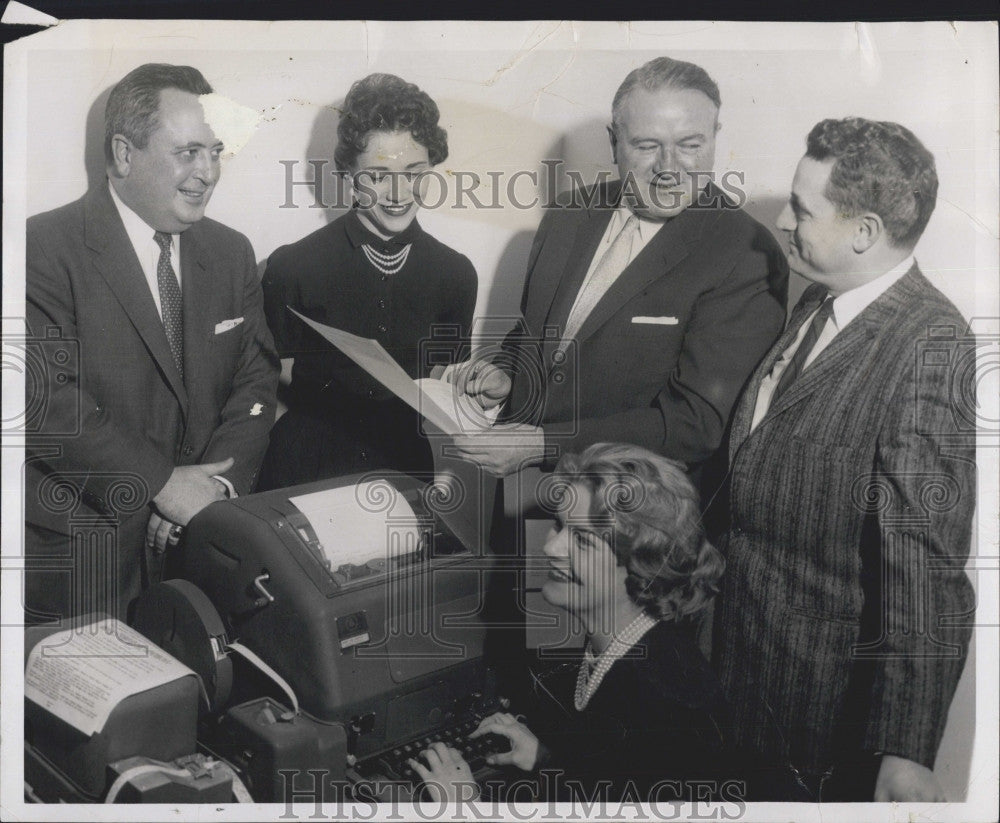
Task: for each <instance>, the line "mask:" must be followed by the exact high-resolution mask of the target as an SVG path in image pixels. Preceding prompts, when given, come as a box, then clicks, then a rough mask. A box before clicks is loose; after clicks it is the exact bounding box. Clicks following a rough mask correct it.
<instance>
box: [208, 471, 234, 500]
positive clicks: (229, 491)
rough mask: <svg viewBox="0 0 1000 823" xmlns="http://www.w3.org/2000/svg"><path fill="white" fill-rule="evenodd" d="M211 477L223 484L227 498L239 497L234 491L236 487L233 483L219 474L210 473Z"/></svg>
mask: <svg viewBox="0 0 1000 823" xmlns="http://www.w3.org/2000/svg"><path fill="white" fill-rule="evenodd" d="M212 479H213V480H218V481H219V482H220V483H221V484H222V485H223V486H225V487H226V497H229V498H234V497H239V495H238V494H237V493H236V489H235V488H234V487H233V484H232V483H230V482H229V481H228V480H227V479H226V478H225V477H223V476H222V475H221V474H213V475H212Z"/></svg>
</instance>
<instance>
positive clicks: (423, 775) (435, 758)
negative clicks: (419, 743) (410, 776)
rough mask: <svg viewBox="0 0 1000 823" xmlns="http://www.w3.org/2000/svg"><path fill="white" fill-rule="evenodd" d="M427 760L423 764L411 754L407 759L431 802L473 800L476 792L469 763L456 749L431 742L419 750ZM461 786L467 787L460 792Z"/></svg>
mask: <svg viewBox="0 0 1000 823" xmlns="http://www.w3.org/2000/svg"><path fill="white" fill-rule="evenodd" d="M420 756H421V757H423V758H424V760H425V761H427V763H426V765H424V764H423V763H421V762H420V761H419V760H417V759H416V758H414V757H411V758H410V759H409V763H410V765H411V766H412V767H413V770H414V771H415V772H416V773H417V774H418V775H420V779H421V780H423V781H424V787H425V791H426V792H427V798H428V799H429V800H430V801H431V802H433V803H443V802H452V803H453V802H455V801H456V800H458V799H459V797H461V798H462V800H473V799H475V798H476V797H477V796H478V795H479V789H478V786H477V785H476V781H475V780H473V778H472V770H471V769H470V768H469V764H468V763H466V762H465V760H464V759H463V758H462V755H461V753H460V752H459V751H458V749H453V748H451V747H450V746H446V745H445V744H444V743H441V742H438V743H431V745H430V746H429V747H428V748H426V749H424V751H422V752H421V753H420ZM464 787H469V788H468V789H465V791H463V788H464Z"/></svg>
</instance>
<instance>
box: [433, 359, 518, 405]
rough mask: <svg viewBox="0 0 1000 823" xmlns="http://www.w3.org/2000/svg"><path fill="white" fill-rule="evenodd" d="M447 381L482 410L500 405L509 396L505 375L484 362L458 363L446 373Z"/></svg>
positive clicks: (507, 380) (508, 381)
mask: <svg viewBox="0 0 1000 823" xmlns="http://www.w3.org/2000/svg"><path fill="white" fill-rule="evenodd" d="M447 379H448V382H450V383H454V384H455V385H456V386H458V388H459V389H460V390H461V391H463V392H465V393H466V394H467V395H469V397H471V398H472V399H473V400H475V401H476V402H477V403H478V404H479V405H480V406H482V407H483V408H484V409H492V408H493V407H494V406H498V405H500V404H501V403H503V401H504V400H506V399H507V395H508V394H510V377H508V376H507V373H506V372H504V371H502V370H500V369H498V368H497V367H496V366H494V365H493V364H492V363H487V362H486V361H484V360H473V361H471V362H469V361H466V362H465V363H460V364H459V365H457V366H455V368H454V369H452V370H451V371H450V372H448V373H447Z"/></svg>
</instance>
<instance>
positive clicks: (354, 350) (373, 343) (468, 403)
mask: <svg viewBox="0 0 1000 823" xmlns="http://www.w3.org/2000/svg"><path fill="white" fill-rule="evenodd" d="M288 310H289V311H290V312H291V313H292V314H294V315H295V316H296V317H298V318H300V319H301V320H302V321H303V322H304V323H306V324H307V325H308V326H310V327H311V328H313V329H315V330H316V331H317V332H319V334H321V335H322V336H323V337H324V338H326V340H328V341H329V342H330V343H332V344H333V345H334V346H336V347H337V348H338V349H340V350H341V351H342V352H343V353H344V354H345V355H347V356H348V357H349V358H351V360H353V361H354V362H355V363H357V364H358V365H359V366H360V367H361V368H363V369H364V370H365V371H366V372H368V374H370V375H371V376H372V377H374V378H375V379H376V380H378V381H379V382H380V383H381V384H382V385H383V386H385V387H386V388H387V389H389V391H391V392H392V393H393V394H395V395H396V396H397V397H399V398H400V399H401V400H403V401H404V402H405V403H407V404H408V405H410V406H411V407H413V408H414V409H416V410H417V411H418V412H419V413H420V414H421V415H423V417H424V418H425V419H426V420H427V421H428V422H430V423H431V425H433V426H434V427H435V428H437V429H439V430H440V431H441V432H443V433H444V434H447V435H457V434H465V433H468V432H472V431H481V430H482V429H488V428H489V427H490V426H492V425H493V422H494V421H495V420H496V416H497V414H498V413H499V411H500V409H499V407H496V408H494V409H490V410H489V411H486V410H484V409H483V408H482V407H481V406H480V405H479V404H478V403H477V402H476V401H475V400H473V399H472V398H471V397H469V396H468V395H467V394H465V392H462V391H460V390H459V388H458V387H457V386H456V385H454V384H453V383H449V382H447V381H445V380H435V379H434V378H430V377H424V378H420V379H419V380H414V379H413V378H411V377H410V376H409V375H408V374H407V373H406V372H405V371H404V370H403V367H402V366H400V365H399V363H397V362H396V361H395V360H393V359H392V356H391V355H390V354H389V352H387V351H386V350H385V349H384V348H383V347H382V344H381V343H379V342H378V341H377V340H370V339H368V338H366V337H358V335H356V334H351V333H350V332H346V331H342V330H340V329H335V328H333V327H332V326H325V325H323V324H322V323H317V322H316V321H315V320H310V319H309V318H308V317H305V316H304V315H302V314H299V312H297V311H295V309H293V308H292V307H291V306H288Z"/></svg>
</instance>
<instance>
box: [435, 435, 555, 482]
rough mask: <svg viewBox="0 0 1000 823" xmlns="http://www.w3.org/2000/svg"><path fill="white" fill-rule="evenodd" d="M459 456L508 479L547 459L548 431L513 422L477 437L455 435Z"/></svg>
mask: <svg viewBox="0 0 1000 823" xmlns="http://www.w3.org/2000/svg"><path fill="white" fill-rule="evenodd" d="M453 442H454V445H455V447H456V448H457V449H458V452H459V454H458V456H459V457H462V458H464V459H466V460H469V461H471V462H473V463H476V464H478V465H480V466H482V467H483V468H484V469H486V471H488V472H490V474H495V475H496V476H497V477H506V476H507V475H508V474H512V473H513V472H516V471H518V470H519V469H523V468H524V467H526V466H537V465H539V464H540V463H541V462H542V458H543V457H544V456H545V432H544V431H542V429H540V428H538V427H537V426H524V425H521V424H516V423H511V424H509V425H500V426H493V427H492V428H490V429H487V430H485V431H482V432H476V433H475V434H462V435H456V437H455V438H454V441H453Z"/></svg>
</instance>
